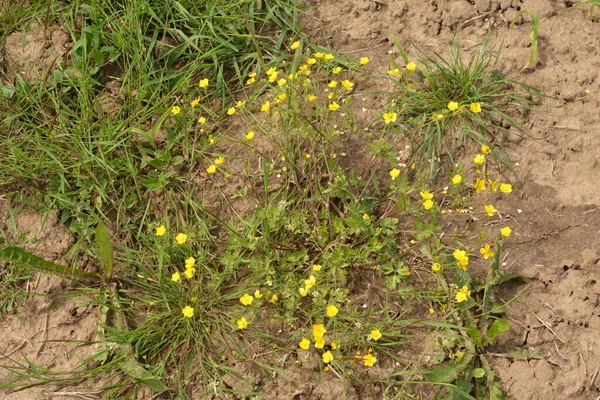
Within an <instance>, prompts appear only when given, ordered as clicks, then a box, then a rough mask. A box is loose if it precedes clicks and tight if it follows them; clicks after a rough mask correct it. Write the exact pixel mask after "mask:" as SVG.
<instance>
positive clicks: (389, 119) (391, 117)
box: [383, 112, 398, 124]
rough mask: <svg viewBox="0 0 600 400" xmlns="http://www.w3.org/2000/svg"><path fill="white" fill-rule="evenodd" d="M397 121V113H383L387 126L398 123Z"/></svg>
mask: <svg viewBox="0 0 600 400" xmlns="http://www.w3.org/2000/svg"><path fill="white" fill-rule="evenodd" d="M397 119H398V114H396V113H395V112H388V113H383V121H384V122H385V123H386V124H389V123H391V122H396V120H397Z"/></svg>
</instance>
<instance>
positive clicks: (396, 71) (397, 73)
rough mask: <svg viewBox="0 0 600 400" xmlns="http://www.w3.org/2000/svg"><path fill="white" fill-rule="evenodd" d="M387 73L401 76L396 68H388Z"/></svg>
mask: <svg viewBox="0 0 600 400" xmlns="http://www.w3.org/2000/svg"><path fill="white" fill-rule="evenodd" d="M387 73H388V75H391V76H396V77H398V78H400V76H402V72H401V71H400V70H399V69H398V68H394V69H390V70H388V72H387Z"/></svg>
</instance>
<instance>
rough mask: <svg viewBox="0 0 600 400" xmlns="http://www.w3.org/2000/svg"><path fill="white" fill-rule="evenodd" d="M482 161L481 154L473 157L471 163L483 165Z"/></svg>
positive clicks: (483, 157)
mask: <svg viewBox="0 0 600 400" xmlns="http://www.w3.org/2000/svg"><path fill="white" fill-rule="evenodd" d="M484 161H485V156H484V155H483V154H477V155H476V156H475V157H473V162H474V163H475V164H477V165H481V164H483V162H484Z"/></svg>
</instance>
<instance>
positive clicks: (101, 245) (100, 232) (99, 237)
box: [96, 222, 113, 278]
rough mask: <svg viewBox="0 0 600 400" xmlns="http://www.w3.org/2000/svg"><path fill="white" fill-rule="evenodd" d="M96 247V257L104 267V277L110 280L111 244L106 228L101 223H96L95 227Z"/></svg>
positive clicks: (111, 266)
mask: <svg viewBox="0 0 600 400" xmlns="http://www.w3.org/2000/svg"><path fill="white" fill-rule="evenodd" d="M96 246H97V247H98V255H99V256H100V260H101V261H102V265H103V266H104V276H105V277H106V278H110V276H111V275H112V270H113V254H112V244H111V242H110V236H109V235H108V231H107V230H106V226H104V224H103V223H102V222H98V225H97V226H96Z"/></svg>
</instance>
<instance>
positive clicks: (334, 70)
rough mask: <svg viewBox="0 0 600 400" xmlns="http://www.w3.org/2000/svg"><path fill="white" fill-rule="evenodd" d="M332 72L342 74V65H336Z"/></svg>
mask: <svg viewBox="0 0 600 400" xmlns="http://www.w3.org/2000/svg"><path fill="white" fill-rule="evenodd" d="M331 72H332V73H334V74H335V75H338V74H341V73H342V67H335V68H334V69H332V70H331Z"/></svg>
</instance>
